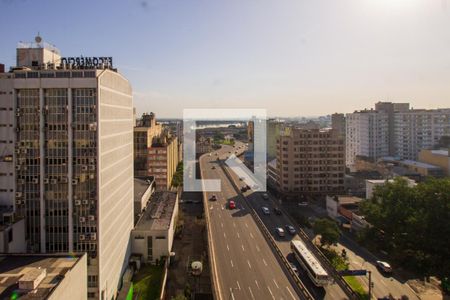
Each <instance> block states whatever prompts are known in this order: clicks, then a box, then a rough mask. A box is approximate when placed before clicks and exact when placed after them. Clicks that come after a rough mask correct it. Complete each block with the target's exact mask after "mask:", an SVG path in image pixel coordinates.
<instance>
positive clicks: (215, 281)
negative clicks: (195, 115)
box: [198, 155, 222, 300]
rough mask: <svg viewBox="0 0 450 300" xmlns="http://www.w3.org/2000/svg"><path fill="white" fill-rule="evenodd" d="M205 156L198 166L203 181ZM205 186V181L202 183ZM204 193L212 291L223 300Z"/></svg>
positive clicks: (204, 194) (219, 299) (215, 296)
mask: <svg viewBox="0 0 450 300" xmlns="http://www.w3.org/2000/svg"><path fill="white" fill-rule="evenodd" d="M203 156H204V155H202V156H200V157H199V159H198V164H199V169H200V178H201V179H203V170H202V166H201V163H200V160H201V159H202V157H203ZM202 184H203V181H202ZM202 190H203V192H202V194H203V210H204V213H205V221H206V232H207V233H208V261H209V266H210V268H211V270H210V273H211V277H212V280H211V290H212V292H213V297H214V299H218V300H221V299H222V295H221V294H220V291H219V287H218V285H219V284H218V278H217V277H216V275H217V274H216V273H215V270H216V262H215V260H214V252H213V246H212V243H213V241H212V236H211V228H210V225H209V222H210V221H209V211H208V197H207V196H206V193H205V192H204V190H205V189H204V188H203V189H202Z"/></svg>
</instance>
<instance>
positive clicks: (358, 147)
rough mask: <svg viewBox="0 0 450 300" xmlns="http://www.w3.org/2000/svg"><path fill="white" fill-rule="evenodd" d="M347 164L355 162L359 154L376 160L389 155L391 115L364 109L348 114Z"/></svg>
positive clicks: (346, 135) (351, 164)
mask: <svg viewBox="0 0 450 300" xmlns="http://www.w3.org/2000/svg"><path fill="white" fill-rule="evenodd" d="M345 143H346V153H345V155H346V165H347V166H349V167H351V166H353V165H354V164H355V161H356V157H357V156H363V157H366V158H370V159H373V160H376V159H377V158H379V157H383V156H388V155H389V115H388V114H387V113H385V112H382V111H376V110H363V111H358V112H354V113H350V114H347V115H346V132H345Z"/></svg>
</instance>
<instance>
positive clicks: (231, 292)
mask: <svg viewBox="0 0 450 300" xmlns="http://www.w3.org/2000/svg"><path fill="white" fill-rule="evenodd" d="M230 295H231V298H232V299H233V300H234V294H233V289H232V288H230Z"/></svg>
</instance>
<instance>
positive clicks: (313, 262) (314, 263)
mask: <svg viewBox="0 0 450 300" xmlns="http://www.w3.org/2000/svg"><path fill="white" fill-rule="evenodd" d="M291 250H292V252H293V253H294V256H295V258H296V259H297V261H298V262H299V264H300V265H301V266H302V268H303V269H304V270H305V271H306V273H308V276H309V278H310V279H311V281H312V282H313V283H314V284H315V285H316V286H319V287H320V286H326V285H328V284H329V283H330V282H331V277H330V276H329V275H328V273H327V271H325V269H324V268H323V267H322V265H321V264H320V262H319V261H318V260H317V258H316V257H315V256H314V255H313V254H312V253H311V251H309V250H308V248H307V247H306V245H305V244H304V243H303V242H302V241H300V240H292V241H291Z"/></svg>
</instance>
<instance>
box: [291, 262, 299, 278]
mask: <svg viewBox="0 0 450 300" xmlns="http://www.w3.org/2000/svg"><path fill="white" fill-rule="evenodd" d="M289 266H290V267H291V269H292V271H293V272H294V273H295V274H296V275H297V276H299V273H298V269H297V267H296V266H295V265H294V264H293V263H291V262H290V263H289Z"/></svg>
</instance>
